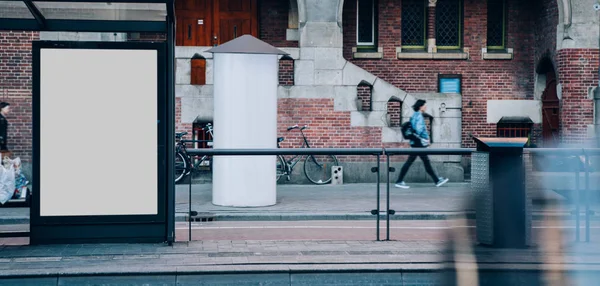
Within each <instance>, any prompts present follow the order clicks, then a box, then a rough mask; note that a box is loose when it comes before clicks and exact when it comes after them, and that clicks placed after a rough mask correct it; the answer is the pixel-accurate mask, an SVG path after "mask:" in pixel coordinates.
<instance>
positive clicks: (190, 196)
mask: <svg viewBox="0 0 600 286" xmlns="http://www.w3.org/2000/svg"><path fill="white" fill-rule="evenodd" d="M190 161H191V160H190ZM193 176H194V168H193V167H192V170H191V171H190V175H189V178H188V179H189V180H190V183H189V184H188V215H187V217H188V241H192V177H193Z"/></svg>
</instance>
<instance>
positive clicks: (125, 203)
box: [35, 48, 158, 217]
mask: <svg viewBox="0 0 600 286" xmlns="http://www.w3.org/2000/svg"><path fill="white" fill-rule="evenodd" d="M157 68H158V67H157V51H156V50H113V49H45V48H42V49H41V51H40V94H39V96H40V101H39V108H40V115H39V128H40V138H39V140H40V149H39V150H38V152H39V156H40V162H39V163H40V169H39V170H40V182H35V183H37V184H39V190H40V194H39V195H40V216H42V217H43V216H87V215H99V216H106V215H156V214H157V213H158V201H157V200H158V193H157V191H158V182H157V167H158V165H157V164H158V163H157V160H158V158H157V156H158V154H157V151H158V146H157ZM35 195H37V194H35Z"/></svg>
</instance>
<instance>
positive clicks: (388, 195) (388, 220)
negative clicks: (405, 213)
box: [385, 154, 390, 240]
mask: <svg viewBox="0 0 600 286" xmlns="http://www.w3.org/2000/svg"><path fill="white" fill-rule="evenodd" d="M385 156H387V158H386V171H385V173H386V174H387V181H386V182H387V183H386V189H387V190H386V204H387V205H386V208H385V211H386V240H390V155H389V154H385Z"/></svg>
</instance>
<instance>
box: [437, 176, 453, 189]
mask: <svg viewBox="0 0 600 286" xmlns="http://www.w3.org/2000/svg"><path fill="white" fill-rule="evenodd" d="M449 180H450V179H448V178H443V177H440V180H439V181H438V182H437V183H436V184H435V186H436V187H441V186H443V185H444V184H445V183H448V181H449Z"/></svg>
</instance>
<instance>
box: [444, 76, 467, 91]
mask: <svg viewBox="0 0 600 286" xmlns="http://www.w3.org/2000/svg"><path fill="white" fill-rule="evenodd" d="M461 83H462V78H461V76H460V75H439V77H438V92H440V93H461V92H462V91H461Z"/></svg>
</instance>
